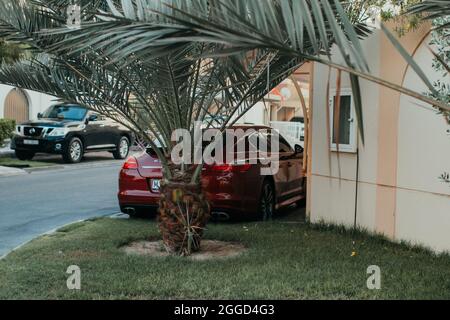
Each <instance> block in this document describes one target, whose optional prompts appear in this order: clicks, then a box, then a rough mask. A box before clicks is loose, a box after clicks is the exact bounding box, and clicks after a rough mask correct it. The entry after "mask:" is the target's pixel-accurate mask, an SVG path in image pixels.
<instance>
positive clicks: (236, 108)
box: [0, 1, 303, 255]
mask: <svg viewBox="0 0 450 320" xmlns="http://www.w3.org/2000/svg"><path fill="white" fill-rule="evenodd" d="M57 4H58V1H48V2H44V1H42V2H40V3H37V4H29V3H17V2H15V1H2V2H0V35H1V36H5V37H7V38H8V39H9V40H10V41H15V42H20V43H24V44H26V45H28V46H29V47H30V48H32V50H33V51H34V52H35V54H36V55H35V56H34V57H33V58H32V59H29V60H24V61H21V62H19V63H16V64H14V65H10V66H3V67H2V68H1V69H0V83H4V84H9V85H14V86H18V87H22V88H26V89H31V90H36V91H39V92H44V93H47V94H51V95H55V96H58V97H60V98H61V99H63V100H65V101H70V102H77V103H80V104H82V105H84V106H86V107H88V108H90V109H92V110H95V111H97V112H99V113H101V114H104V115H107V116H108V117H110V118H112V119H114V120H116V121H118V122H121V123H122V124H124V125H125V126H127V127H128V128H130V129H131V130H133V131H134V132H136V134H138V135H139V136H144V137H145V138H146V140H147V142H148V143H149V144H150V145H151V146H152V148H153V149H154V150H155V152H156V153H157V154H158V157H159V159H160V160H161V163H162V165H163V175H164V179H163V181H162V186H161V192H162V197H161V202H160V211H159V213H160V214H159V228H160V231H161V234H162V237H163V241H164V244H165V246H166V248H167V250H168V251H170V252H172V253H176V254H181V255H189V254H191V252H193V251H196V250H198V249H199V248H200V240H201V237H202V233H203V230H204V228H205V225H206V222H207V220H208V218H209V215H210V208H209V204H208V202H207V201H206V199H205V197H204V195H203V193H202V191H201V185H200V174H201V167H202V166H201V165H198V164H190V163H181V164H176V163H174V161H173V160H172V158H171V153H172V151H173V148H174V143H173V141H172V139H171V138H172V132H173V131H174V130H176V129H185V130H188V131H190V132H191V133H192V132H193V131H194V130H195V129H196V126H198V123H199V122H200V123H203V124H205V123H206V124H207V125H208V126H210V125H211V123H210V122H209V123H208V122H207V121H206V119H209V118H212V119H214V118H216V117H217V116H221V118H222V119H225V123H223V125H222V128H221V129H222V130H223V129H224V128H225V127H226V126H227V125H228V124H230V123H232V122H235V121H236V120H237V119H238V118H239V117H240V116H242V115H243V114H245V112H247V111H248V110H249V109H250V108H251V107H252V106H253V105H254V104H255V103H256V102H258V101H260V100H261V99H262V98H264V96H265V95H266V94H267V93H268V92H269V91H270V90H272V89H273V88H274V87H275V86H276V85H278V84H279V83H280V82H281V81H283V80H284V79H285V78H286V77H287V76H289V75H290V73H292V72H293V71H295V70H296V69H297V68H298V66H299V65H300V64H301V63H302V62H303V60H302V59H300V58H298V57H293V56H282V55H279V54H277V53H276V52H272V51H268V50H262V49H258V50H255V51H253V52H252V54H251V55H250V54H241V55H233V56H231V57H222V56H217V57H204V56H203V53H204V52H209V51H213V50H216V49H214V48H213V47H217V49H218V50H219V49H220V48H222V49H223V44H207V43H202V42H191V43H183V44H180V45H176V46H174V48H172V49H171V50H170V51H168V52H164V53H161V54H159V55H154V56H151V57H149V56H146V55H145V52H144V51H142V49H141V48H140V46H139V45H140V43H136V44H127V45H128V50H129V56H128V58H126V59H125V58H120V59H118V57H117V56H116V55H115V52H116V49H118V48H122V46H123V45H125V44H124V43H122V42H121V41H120V39H116V40H114V41H110V45H109V46H102V47H101V48H97V47H95V46H94V45H92V46H89V47H88V48H82V47H79V46H76V45H74V46H68V45H67V44H66V42H67V41H68V40H71V39H70V38H69V37H67V36H65V35H61V34H60V33H59V32H55V33H54V34H47V33H45V32H44V29H58V28H62V27H64V23H65V18H66V16H65V10H64V8H63V6H61V4H59V5H57ZM83 9H84V10H83V12H84V14H85V17H87V16H88V15H90V17H91V20H90V21H91V23H92V25H96V24H98V23H100V24H101V23H104V22H97V21H96V18H95V17H94V16H93V15H92V10H95V9H96V8H92V7H89V6H86V7H83ZM30 21H32V22H33V23H29V22H30ZM106 24H108V25H109V26H110V30H108V33H106V35H108V39H111V38H114V37H115V35H116V33H117V31H118V30H120V28H121V27H122V26H123V22H122V21H121V20H120V19H115V20H112V21H108V22H106ZM88 30H90V29H89V27H88ZM137 34H138V33H135V35H137ZM145 37H148V35H145ZM145 37H144V38H145ZM138 44H139V45H138ZM191 136H194V135H193V134H191ZM192 142H193V141H192ZM192 145H194V144H192Z"/></svg>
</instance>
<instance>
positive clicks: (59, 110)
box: [42, 105, 87, 121]
mask: <svg viewBox="0 0 450 320" xmlns="http://www.w3.org/2000/svg"><path fill="white" fill-rule="evenodd" d="M86 113H87V110H86V108H83V107H81V106H76V105H55V106H52V107H50V108H48V109H47V110H46V111H45V112H44V113H43V114H42V117H43V118H47V119H61V120H73V121H82V120H83V119H84V117H85V116H86Z"/></svg>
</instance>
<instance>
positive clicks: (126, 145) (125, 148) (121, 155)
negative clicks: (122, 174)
mask: <svg viewBox="0 0 450 320" xmlns="http://www.w3.org/2000/svg"><path fill="white" fill-rule="evenodd" d="M129 153H130V140H129V139H128V138H127V137H122V138H120V140H119V143H117V146H116V150H115V151H114V152H113V153H112V154H113V156H114V159H117V160H123V159H125V158H126V157H128V154H129Z"/></svg>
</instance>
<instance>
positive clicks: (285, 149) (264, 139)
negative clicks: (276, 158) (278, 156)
mask: <svg viewBox="0 0 450 320" xmlns="http://www.w3.org/2000/svg"><path fill="white" fill-rule="evenodd" d="M272 139H278V150H272V145H271V141H272ZM259 145H260V149H262V148H263V147H265V146H267V151H268V152H280V153H291V152H294V149H292V147H291V146H290V144H289V142H287V141H286V139H285V138H283V137H282V136H281V135H279V134H278V133H274V132H272V131H268V132H260V142H259Z"/></svg>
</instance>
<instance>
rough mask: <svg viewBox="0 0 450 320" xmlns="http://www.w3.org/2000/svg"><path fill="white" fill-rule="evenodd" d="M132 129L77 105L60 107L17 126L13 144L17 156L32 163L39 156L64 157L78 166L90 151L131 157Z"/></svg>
mask: <svg viewBox="0 0 450 320" xmlns="http://www.w3.org/2000/svg"><path fill="white" fill-rule="evenodd" d="M132 142H133V135H132V133H131V131H130V130H128V129H127V128H125V127H123V126H121V125H120V124H118V123H116V122H114V121H112V120H109V119H107V118H105V117H103V116H101V115H99V114H97V113H95V112H92V111H89V110H87V109H86V108H84V107H82V106H79V105H76V104H58V105H54V106H51V107H50V108H48V109H47V110H46V111H45V112H44V113H42V114H38V120H37V121H29V122H26V123H23V124H20V125H18V126H16V132H15V134H14V138H13V139H12V142H11V148H12V149H13V150H15V152H16V157H17V158H18V159H20V160H31V159H32V158H33V157H34V155H35V154H36V153H53V154H61V155H62V156H63V159H64V161H65V162H67V163H77V162H80V161H81V159H82V158H83V155H84V153H86V152H95V151H110V152H112V154H113V155H114V158H116V159H125V158H126V157H127V156H128V153H129V150H130V146H131V144H132Z"/></svg>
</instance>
